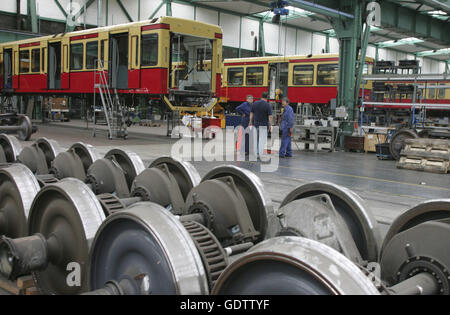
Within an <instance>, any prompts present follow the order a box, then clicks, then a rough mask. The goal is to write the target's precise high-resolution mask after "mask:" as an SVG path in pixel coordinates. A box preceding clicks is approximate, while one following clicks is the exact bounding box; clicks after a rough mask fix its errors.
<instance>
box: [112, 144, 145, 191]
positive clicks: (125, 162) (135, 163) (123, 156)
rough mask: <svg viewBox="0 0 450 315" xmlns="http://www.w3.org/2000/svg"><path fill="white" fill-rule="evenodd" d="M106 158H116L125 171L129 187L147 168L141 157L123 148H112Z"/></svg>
mask: <svg viewBox="0 0 450 315" xmlns="http://www.w3.org/2000/svg"><path fill="white" fill-rule="evenodd" d="M105 158H107V159H114V160H115V161H116V162H117V163H118V164H119V165H120V167H121V168H122V170H123V171H124V172H125V177H126V180H127V184H128V188H131V186H132V184H133V180H134V179H135V178H136V176H138V175H139V174H140V173H141V172H142V171H144V170H145V166H144V163H143V162H142V160H141V158H140V157H139V156H138V155H137V154H136V153H134V152H131V151H124V150H121V149H112V150H110V151H108V153H106V155H105Z"/></svg>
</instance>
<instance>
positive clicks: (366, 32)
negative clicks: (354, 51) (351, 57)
mask: <svg viewBox="0 0 450 315" xmlns="http://www.w3.org/2000/svg"><path fill="white" fill-rule="evenodd" d="M369 36H370V25H367V24H366V29H365V30H364V36H363V39H362V43H361V53H360V54H359V66H358V73H357V77H356V91H355V99H356V100H358V98H359V90H360V89H359V88H358V87H360V86H361V80H362V75H363V70H364V65H365V63H366V54H367V46H368V45H369ZM356 102H357V103H358V101H356Z"/></svg>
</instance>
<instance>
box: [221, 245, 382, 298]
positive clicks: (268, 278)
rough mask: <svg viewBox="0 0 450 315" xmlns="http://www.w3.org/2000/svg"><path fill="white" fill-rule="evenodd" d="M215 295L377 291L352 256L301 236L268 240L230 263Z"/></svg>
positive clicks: (344, 293) (324, 293)
mask: <svg viewBox="0 0 450 315" xmlns="http://www.w3.org/2000/svg"><path fill="white" fill-rule="evenodd" d="M212 294H216V295H278V294H280V295H287V294H292V295H347V294H348V295H355V294H358V295H363V294H364V295H378V294H379V292H378V290H377V288H376V287H375V286H374V284H373V283H372V282H371V281H370V280H369V279H368V278H367V277H366V276H365V275H364V273H363V272H362V271H361V270H360V269H359V268H358V267H357V266H356V265H355V264H354V263H352V262H351V261H350V260H349V259H347V258H346V257H345V256H343V255H341V254H340V253H338V252H337V251H335V250H333V249H331V248H330V247H328V246H326V245H323V244H321V243H319V242H316V241H313V240H309V239H306V238H301V237H292V236H284V237H276V238H272V239H269V240H266V241H264V242H262V243H260V244H258V245H256V246H255V247H253V248H252V249H250V250H249V251H248V252H247V253H246V254H245V255H244V256H242V257H241V258H239V259H238V260H236V261H234V262H233V263H232V264H230V265H229V266H228V267H227V268H226V269H225V271H224V272H223V273H222V275H221V276H220V277H219V280H218V281H217V283H216V285H215V287H214V289H213V291H212Z"/></svg>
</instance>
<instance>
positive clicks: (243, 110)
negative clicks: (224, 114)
mask: <svg viewBox="0 0 450 315" xmlns="http://www.w3.org/2000/svg"><path fill="white" fill-rule="evenodd" d="M252 105H253V96H252V95H247V101H246V102H244V103H242V104H241V105H239V106H238V107H236V112H237V113H238V114H240V115H241V116H242V119H241V127H242V137H244V134H245V138H244V139H245V141H242V140H241V147H240V151H241V152H242V149H243V148H242V144H243V142H245V155H249V142H250V139H249V134H248V132H246V129H247V127H248V125H249V122H250V112H251V110H252Z"/></svg>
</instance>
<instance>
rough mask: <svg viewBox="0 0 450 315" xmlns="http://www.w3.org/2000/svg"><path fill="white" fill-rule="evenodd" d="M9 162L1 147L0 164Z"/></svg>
mask: <svg viewBox="0 0 450 315" xmlns="http://www.w3.org/2000/svg"><path fill="white" fill-rule="evenodd" d="M7 162H8V160H7V159H6V154H5V151H4V150H3V147H1V146H0V163H1V164H4V163H7Z"/></svg>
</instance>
